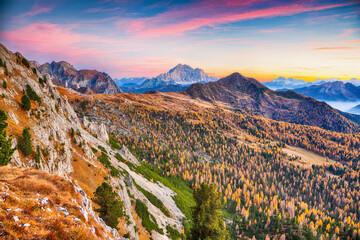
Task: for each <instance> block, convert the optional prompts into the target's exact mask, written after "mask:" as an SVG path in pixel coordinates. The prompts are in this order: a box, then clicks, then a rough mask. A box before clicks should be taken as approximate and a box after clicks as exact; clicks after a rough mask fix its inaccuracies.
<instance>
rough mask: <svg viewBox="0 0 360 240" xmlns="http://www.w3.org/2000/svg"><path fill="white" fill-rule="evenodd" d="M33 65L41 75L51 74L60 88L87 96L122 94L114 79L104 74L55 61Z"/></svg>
mask: <svg viewBox="0 0 360 240" xmlns="http://www.w3.org/2000/svg"><path fill="white" fill-rule="evenodd" d="M32 63H33V64H34V66H35V67H36V68H37V69H38V70H39V71H40V72H41V74H49V75H50V77H51V78H52V81H53V83H54V84H55V85H58V86H63V87H66V88H72V89H74V90H76V91H78V92H81V93H85V94H92V93H105V94H115V93H121V92H122V91H121V89H120V88H119V86H118V85H117V84H116V83H115V82H114V81H113V80H112V78H111V77H110V76H109V75H108V74H106V73H104V72H98V71H96V70H87V69H84V70H77V69H75V68H74V66H72V65H71V64H69V63H67V62H65V61H61V62H54V61H53V62H51V63H44V64H42V65H40V64H39V63H37V62H34V61H33V62H32Z"/></svg>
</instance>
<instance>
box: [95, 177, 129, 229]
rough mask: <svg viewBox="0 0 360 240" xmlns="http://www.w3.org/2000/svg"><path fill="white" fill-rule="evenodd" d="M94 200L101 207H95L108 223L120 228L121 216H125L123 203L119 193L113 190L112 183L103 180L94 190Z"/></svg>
mask: <svg viewBox="0 0 360 240" xmlns="http://www.w3.org/2000/svg"><path fill="white" fill-rule="evenodd" d="M94 196H95V197H94V198H93V201H94V203H96V204H97V205H99V207H100V208H98V209H95V211H96V212H99V214H100V217H101V218H102V219H103V220H104V221H105V223H106V224H107V225H109V226H110V227H112V228H115V229H118V227H117V225H118V224H119V217H122V216H123V204H122V202H121V201H119V200H118V199H117V198H118V194H117V193H116V192H114V191H113V190H112V187H111V185H110V184H108V183H106V182H103V183H102V185H101V186H99V187H98V188H97V189H96V191H95V192H94Z"/></svg>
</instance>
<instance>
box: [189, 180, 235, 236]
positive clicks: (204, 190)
mask: <svg viewBox="0 0 360 240" xmlns="http://www.w3.org/2000/svg"><path fill="white" fill-rule="evenodd" d="M193 197H194V200H195V202H196V206H195V207H193V208H192V223H193V225H192V228H191V232H190V239H192V240H205V239H206V240H210V239H213V240H215V239H216V240H221V239H227V237H228V235H227V232H226V226H225V222H224V221H223V220H222V212H221V209H222V208H223V204H221V193H220V192H216V190H215V186H214V185H213V184H211V185H210V186H209V185H208V184H206V183H202V184H201V185H200V186H199V187H198V188H196V189H194V192H193Z"/></svg>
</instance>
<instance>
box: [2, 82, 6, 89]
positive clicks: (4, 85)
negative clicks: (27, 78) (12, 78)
mask: <svg viewBox="0 0 360 240" xmlns="http://www.w3.org/2000/svg"><path fill="white" fill-rule="evenodd" d="M2 87H3V88H4V89H7V84H6V82H5V81H3V84H2Z"/></svg>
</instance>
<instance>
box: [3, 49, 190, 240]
mask: <svg viewBox="0 0 360 240" xmlns="http://www.w3.org/2000/svg"><path fill="white" fill-rule="evenodd" d="M0 58H1V63H2V65H1V66H0V79H1V83H2V85H1V87H0V96H1V99H2V100H1V101H0V109H2V110H4V111H5V113H6V115H7V116H8V120H7V123H8V126H7V128H6V131H7V133H8V136H9V138H10V139H11V140H12V144H13V146H14V147H15V146H18V148H17V150H16V151H15V152H14V154H13V155H12V160H11V161H10V163H9V165H10V166H11V167H14V170H7V169H4V167H1V166H0V195H1V197H0V201H1V200H3V196H5V198H6V199H13V200H11V201H6V204H5V205H2V204H3V202H2V204H0V205H1V206H0V209H1V213H0V221H1V222H2V223H3V222H4V221H6V224H7V226H14V229H15V230H14V229H7V227H5V229H4V228H3V227H0V235H1V237H3V236H5V239H15V238H17V239H18V238H20V239H34V237H35V236H36V237H35V238H36V239H46V238H47V239H70V238H73V239H124V238H122V237H121V236H125V239H128V238H131V239H137V240H139V239H149V238H150V236H152V238H154V239H164V240H165V239H171V237H170V234H169V231H171V232H172V234H173V233H178V234H179V232H181V229H182V228H183V225H182V219H183V218H184V214H183V213H182V212H181V210H180V209H179V208H178V206H177V204H176V203H175V200H174V198H173V196H175V195H176V194H175V193H174V192H173V190H172V189H170V188H168V187H166V186H164V185H162V184H160V183H158V182H153V181H152V179H151V178H146V177H144V176H143V175H142V174H140V173H139V172H138V171H137V170H136V169H137V168H136V167H137V166H139V165H140V162H139V161H138V160H137V158H136V157H135V156H134V155H133V154H132V153H131V152H130V151H129V150H128V148H127V147H126V146H124V145H117V144H116V142H114V141H112V145H111V146H110V145H109V142H110V139H111V137H110V136H109V134H108V130H107V128H106V127H105V125H104V123H105V122H106V119H104V118H99V119H91V120H90V119H87V118H86V117H85V116H81V117H79V115H78V113H76V112H75V111H74V109H73V107H72V106H71V105H70V103H69V100H68V98H67V96H66V95H63V94H62V92H64V91H67V92H69V93H71V95H73V96H84V97H86V98H90V97H94V96H95V95H94V96H89V95H84V94H81V93H79V92H76V91H74V90H71V89H66V88H63V87H57V86H56V85H55V84H53V82H52V77H51V75H50V74H44V75H42V74H41V73H40V72H39V71H38V70H37V69H36V68H35V66H34V65H33V64H32V63H29V61H28V60H26V58H24V57H23V56H22V55H21V54H20V53H16V54H14V53H12V52H11V51H9V50H7V49H6V48H5V47H4V46H3V45H0ZM4 65H5V66H6V67H4ZM54 65H56V64H54ZM61 65H63V66H58V69H57V70H58V71H59V72H62V71H63V73H64V72H65V73H64V74H68V75H67V76H74V75H75V76H77V75H76V74H77V73H76V72H75V70H74V69H73V68H72V67H71V65H67V64H64V63H63V64H61ZM48 67H49V69H52V67H51V64H50V65H48ZM61 69H63V70H61ZM50 73H52V72H50ZM55 78H56V77H55ZM24 96H27V98H28V99H29V98H30V99H31V100H30V101H29V107H30V109H29V110H28V109H27V108H25V105H24V103H23V100H21V99H24ZM104 96H106V95H104ZM25 98H26V97H25ZM84 106H86V104H85V103H84ZM93 110H94V111H96V109H93ZM95 120H96V122H95ZM25 133H26V134H27V135H26V134H25ZM24 134H25V135H24ZM25 143H26V144H27V145H26V148H27V151H26V152H25V150H24V147H23V146H24V144H25ZM29 151H30V152H29ZM129 166H130V167H131V168H130V167H129ZM18 167H21V168H29V169H30V170H26V171H18ZM31 168H33V169H38V171H33V170H31ZM141 169H146V167H142V168H141ZM9 171H10V173H9ZM46 172H47V173H50V174H52V175H53V174H57V175H59V176H60V177H59V176H55V177H54V178H53V177H51V176H52V175H51V176H49V175H46ZM3 177H5V180H4V178H3ZM104 182H106V183H108V184H109V185H110V186H111V187H112V189H113V191H115V193H116V196H117V198H118V199H119V201H121V206H122V211H123V215H122V217H120V218H119V221H120V223H119V224H118V225H117V228H118V229H115V228H114V227H110V226H109V225H108V222H107V221H104V220H103V219H102V218H100V217H99V215H98V213H96V212H95V211H94V208H93V205H92V200H90V199H91V198H92V197H93V196H94V192H95V191H96V189H97V188H98V187H99V186H101V185H102V183H104ZM64 186H66V187H64ZM174 189H176V188H174ZM115 193H114V194H115ZM6 194H7V195H6ZM155 195H156V197H155ZM21 196H26V200H27V201H23V199H20V197H21ZM87 196H89V197H87ZM133 202H136V203H139V204H140V203H141V205H142V206H143V208H145V209H146V210H144V211H145V213H146V214H147V215H143V216H142V215H138V213H139V210H138V211H137V212H135V211H134V207H133V204H132V203H133ZM19 209H20V210H19ZM33 209H37V210H36V211H33ZM165 209H166V211H165ZM141 213H142V214H144V212H141ZM139 214H140V213H139ZM139 216H140V217H139ZM142 217H143V218H145V217H147V218H150V217H151V219H150V220H149V221H148V222H147V224H151V226H152V228H149V227H148V226H149V225H146V224H145V223H144V224H142V221H141V218H142ZM52 223H54V224H52ZM143 225H144V226H146V227H147V228H145V227H144V226H143ZM0 226H2V225H1V224H0ZM168 229H170V230H168ZM59 231H60V232H59ZM51 234H53V235H51ZM50 235H51V236H50ZM29 236H30V237H29ZM81 236H82V237H81ZM1 237H0V238H1ZM27 237H29V238H27Z"/></svg>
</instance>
